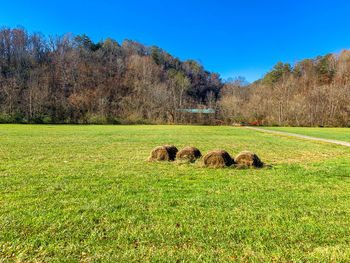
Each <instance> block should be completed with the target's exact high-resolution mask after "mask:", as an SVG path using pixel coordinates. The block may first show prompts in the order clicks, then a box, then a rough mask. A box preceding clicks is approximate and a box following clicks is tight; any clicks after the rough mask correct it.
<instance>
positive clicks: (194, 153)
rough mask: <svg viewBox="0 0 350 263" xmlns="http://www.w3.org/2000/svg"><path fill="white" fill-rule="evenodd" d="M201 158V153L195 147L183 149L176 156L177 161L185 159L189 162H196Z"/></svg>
mask: <svg viewBox="0 0 350 263" xmlns="http://www.w3.org/2000/svg"><path fill="white" fill-rule="evenodd" d="M201 156H202V154H201V152H200V151H199V150H198V149H197V148H196V147H192V146H188V147H185V148H183V149H182V150H181V151H179V152H178V153H177V154H176V158H177V159H187V160H191V161H193V160H196V159H198V158H200V157H201Z"/></svg>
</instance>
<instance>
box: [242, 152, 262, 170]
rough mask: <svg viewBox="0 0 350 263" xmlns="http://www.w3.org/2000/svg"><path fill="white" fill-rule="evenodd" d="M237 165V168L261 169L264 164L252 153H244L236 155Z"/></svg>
mask: <svg viewBox="0 0 350 263" xmlns="http://www.w3.org/2000/svg"><path fill="white" fill-rule="evenodd" d="M235 163H236V167H237V168H253V167H254V168H260V167H263V166H264V163H263V162H262V161H260V159H259V157H258V156H257V155H256V154H255V153H253V152H250V151H243V152H240V153H239V154H237V155H236V157H235Z"/></svg>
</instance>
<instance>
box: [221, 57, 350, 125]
mask: <svg viewBox="0 0 350 263" xmlns="http://www.w3.org/2000/svg"><path fill="white" fill-rule="evenodd" d="M220 105H221V112H222V115H223V116H226V117H227V118H228V121H229V122H242V121H243V122H246V121H248V120H257V121H258V122H259V123H261V124H263V125H278V126H345V127H349V126H350V50H343V51H342V52H341V53H340V54H327V55H325V56H318V57H317V58H315V59H304V60H302V61H300V62H298V63H295V65H294V67H292V66H291V65H290V64H289V63H282V62H278V63H277V64H276V65H275V66H274V68H273V70H272V71H270V72H269V73H267V74H266V75H265V76H264V77H263V78H262V79H260V80H258V81H256V82H254V83H252V84H250V85H248V86H247V85H244V84H242V81H241V80H240V79H237V80H236V81H235V82H231V83H228V84H226V85H225V87H224V88H223V89H222V90H221V99H220Z"/></svg>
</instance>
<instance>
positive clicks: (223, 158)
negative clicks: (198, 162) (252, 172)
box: [203, 149, 234, 168]
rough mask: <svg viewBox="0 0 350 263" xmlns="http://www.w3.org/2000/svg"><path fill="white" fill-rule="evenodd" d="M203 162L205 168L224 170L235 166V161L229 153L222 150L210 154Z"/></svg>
mask: <svg viewBox="0 0 350 263" xmlns="http://www.w3.org/2000/svg"><path fill="white" fill-rule="evenodd" d="M203 160H204V164H205V166H208V167H213V168H224V167H228V166H230V165H232V164H234V161H233V159H232V158H231V156H230V155H229V154H228V152H226V151H225V150H221V149H216V150H213V151H211V152H208V153H207V155H206V156H204V159H203Z"/></svg>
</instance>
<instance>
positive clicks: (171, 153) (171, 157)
mask: <svg viewBox="0 0 350 263" xmlns="http://www.w3.org/2000/svg"><path fill="white" fill-rule="evenodd" d="M164 147H165V148H166V149H167V151H168V154H169V161H174V160H175V158H176V153H177V152H178V149H177V148H176V147H175V146H174V145H164Z"/></svg>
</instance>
